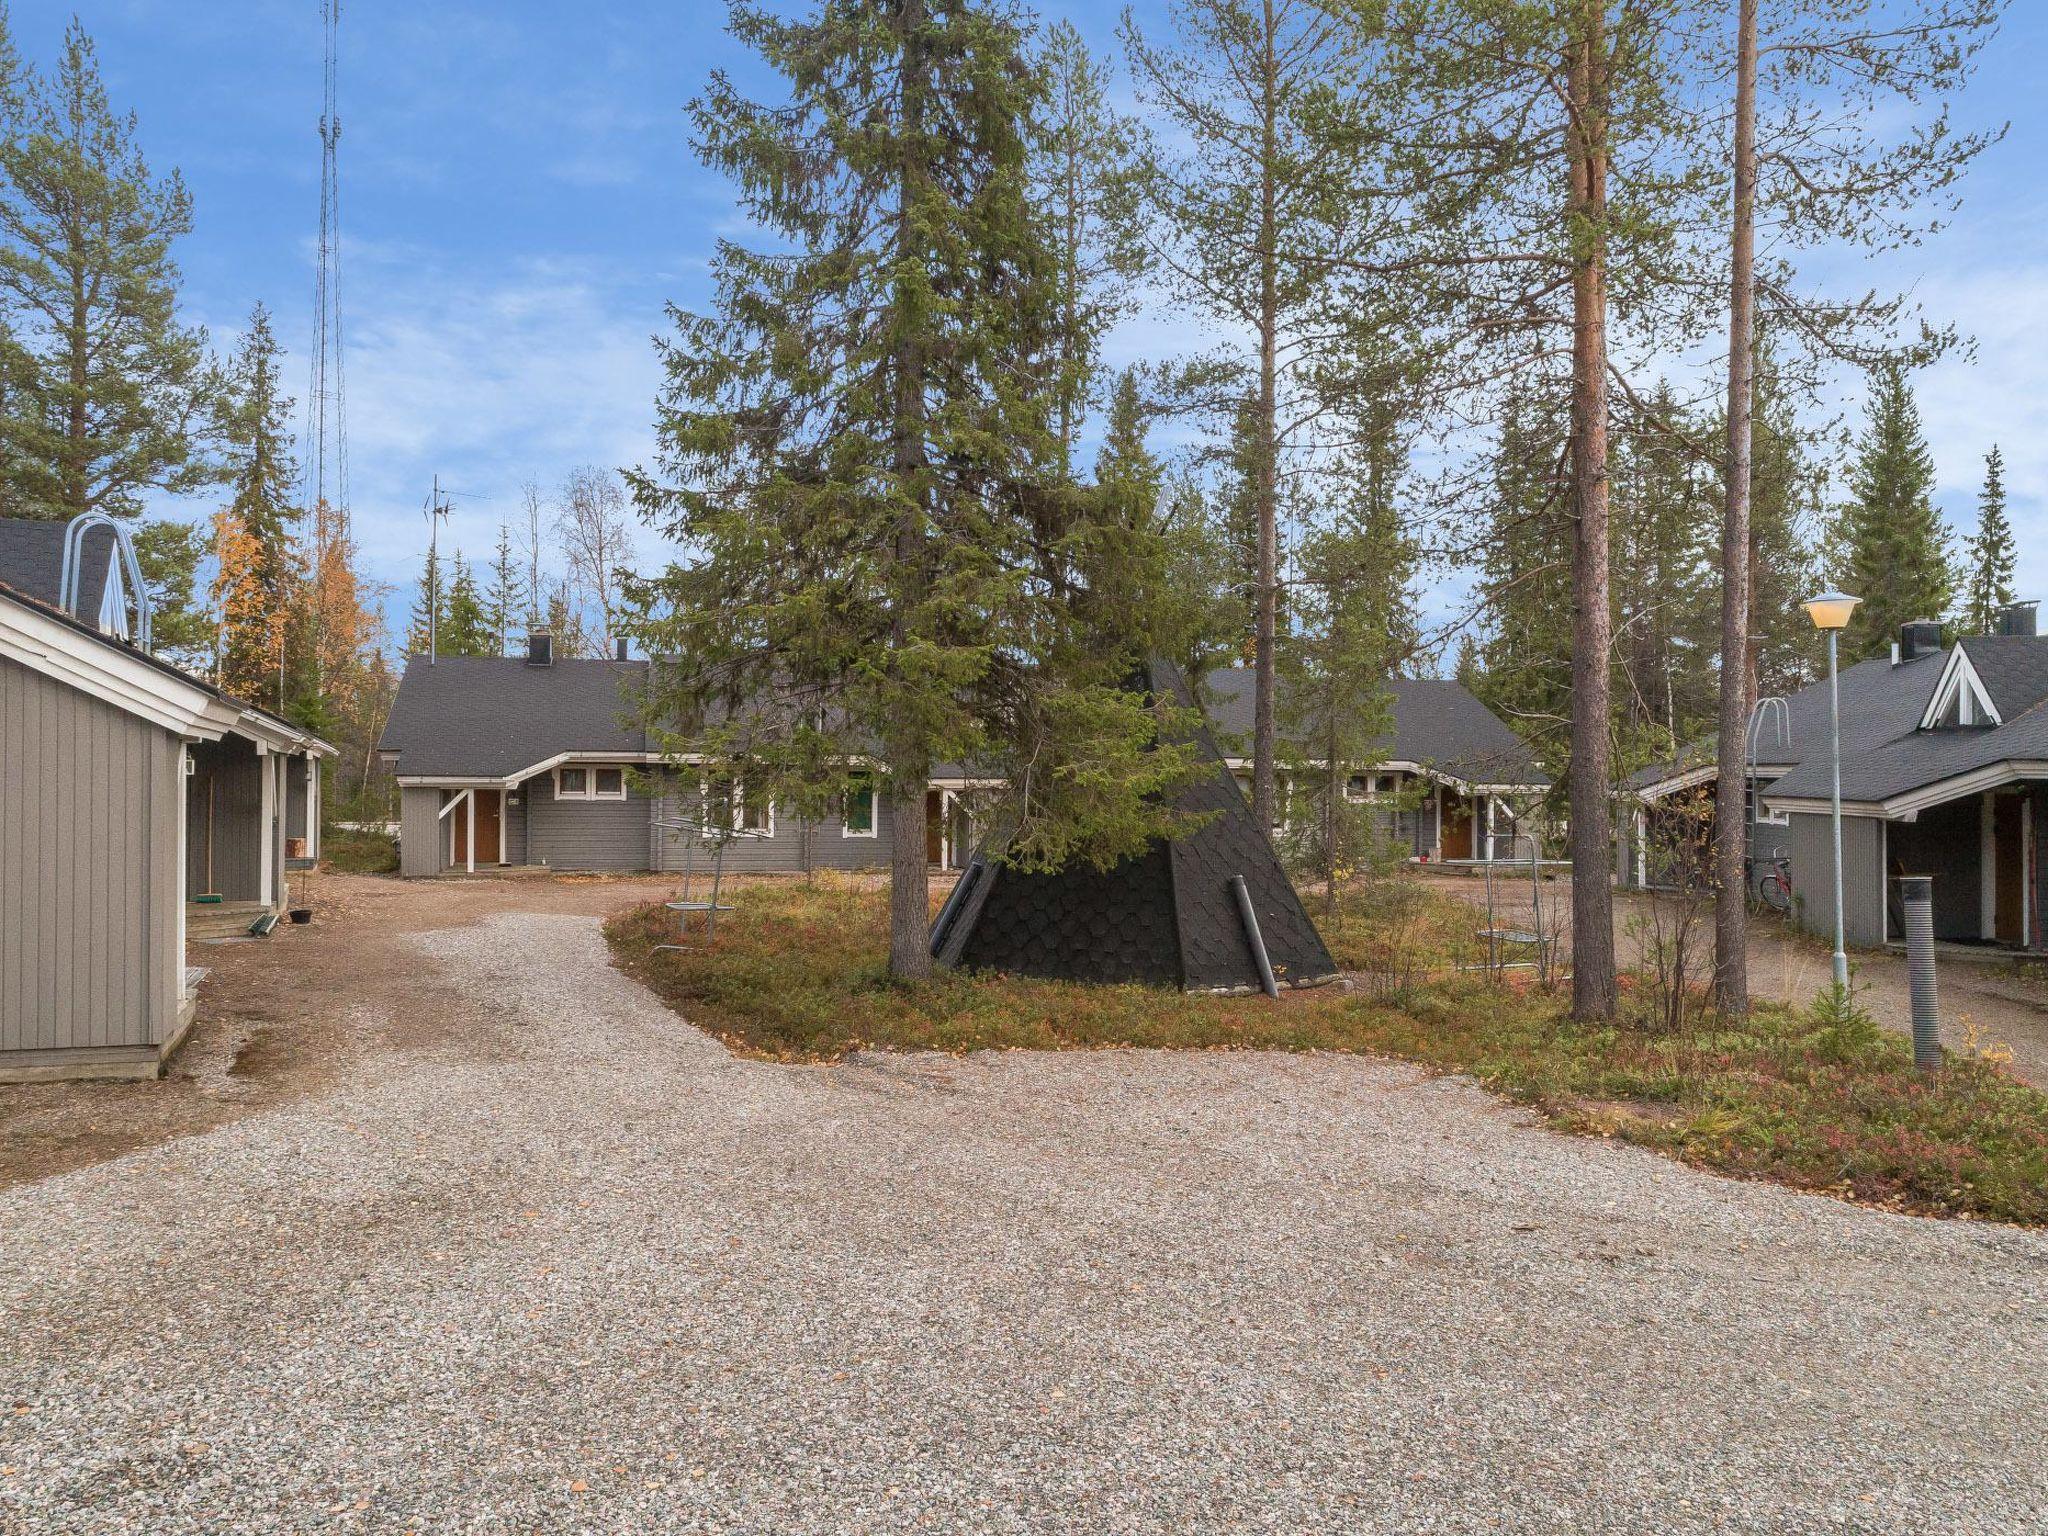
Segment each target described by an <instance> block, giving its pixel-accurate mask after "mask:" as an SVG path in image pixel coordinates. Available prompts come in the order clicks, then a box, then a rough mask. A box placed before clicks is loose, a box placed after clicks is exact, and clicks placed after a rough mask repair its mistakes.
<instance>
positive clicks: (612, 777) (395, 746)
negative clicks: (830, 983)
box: [379, 634, 986, 876]
mask: <svg viewBox="0 0 2048 1536" xmlns="http://www.w3.org/2000/svg"><path fill="white" fill-rule="evenodd" d="M647 670H648V664H647V663H646V662H645V661H628V660H610V661H588V660H562V659H557V658H556V657H555V656H554V655H553V647H552V644H551V642H550V641H549V638H548V637H547V636H546V635H544V634H536V635H534V636H533V637H532V638H531V639H530V641H529V646H528V653H527V655H526V656H524V657H496V656H491V657H449V656H444V657H441V658H438V659H435V660H430V659H428V658H426V657H423V656H415V657H413V658H412V659H411V660H410V661H409V662H408V663H407V664H406V669H405V676H404V678H403V679H402V681H401V682H400V685H399V690H398V699H397V702H396V703H395V704H394V705H393V707H392V711H391V719H390V721H389V723H388V724H387V725H386V726H385V729H384V735H383V739H382V741H381V742H380V743H379V751H380V755H381V757H382V759H383V761H384V762H385V764H386V765H388V766H389V767H390V768H391V769H392V770H393V772H394V773H395V774H396V776H397V779H398V784H399V837H398V847H399V873H400V874H402V875H408V876H431V875H439V874H446V873H450V872H476V871H484V870H493V869H506V868H522V867H523V868H547V869H552V870H565V871H639V870H677V871H679V870H681V869H682V868H683V867H684V865H685V863H686V862H694V864H695V865H696V866H697V867H700V868H702V867H706V866H705V862H704V861H705V859H706V857H707V853H706V848H705V845H704V843H703V841H702V840H701V839H694V838H691V837H688V836H686V835H684V834H681V833H679V832H677V831H675V830H673V829H671V828H669V827H665V826H664V823H672V822H675V821H677V820H679V819H683V818H688V819H690V820H693V821H701V820H704V819H706V814H707V808H708V810H709V813H710V816H711V817H712V818H715V819H722V820H723V821H724V822H725V823H726V824H728V825H730V826H731V827H732V828H734V829H735V831H736V833H737V835H736V836H735V837H733V838H732V839H731V841H730V842H728V843H727V845H726V849H725V868H726V869H727V870H728V871H730V872H734V873H772V874H796V873H801V872H804V871H807V870H818V869H845V870H857V869H879V868H882V867H885V866H886V865H887V864H888V862H889V852H890V827H889V812H888V807H887V805H886V804H885V803H884V802H883V801H882V799H881V797H879V796H878V795H876V794H874V793H873V792H872V791H868V792H863V793H861V794H858V795H855V796H852V797H849V802H848V803H845V804H841V805H837V806H835V807H834V808H833V810H832V811H831V813H830V814H828V815H826V816H822V817H812V818H804V817H799V816H797V815H794V814H793V813H791V812H790V811H789V809H788V808H787V807H785V806H781V805H777V804H775V803H773V802H772V801H769V800H767V799H765V798H763V797H760V796H757V795H754V794H751V793H749V791H748V789H747V786H746V785H745V784H744V783H739V784H732V783H720V784H718V785H716V786H714V785H712V784H710V783H709V782H707V780H706V778H705V777H704V776H703V775H702V774H701V773H699V772H698V771H696V770H695V769H694V768H693V767H692V766H691V765H690V764H689V763H688V761H687V760H685V762H683V763H682V764H680V765H679V764H676V763H673V762H668V761H666V760H665V759H664V757H663V755H662V754H661V753H660V752H659V751H657V750H655V748H654V746H653V744H652V742H651V741H650V740H649V737H648V734H647V732H646V730H645V728H644V727H643V726H642V725H641V724H640V723H639V721H638V718H637V715H636V712H635V710H634V696H635V693H636V692H637V690H638V689H639V688H640V687H641V686H642V685H643V684H644V682H645V680H646V676H647ZM985 791H986V786H985V785H983V784H981V783H979V782H978V781H977V780H975V779H974V778H972V777H971V776H970V775H968V774H967V773H966V772H965V771H964V770H951V769H948V770H942V771H941V773H940V774H939V775H937V776H935V777H934V778H933V780H932V782H931V784H930V785H929V786H928V789H927V792H926V809H927V812H928V815H927V817H926V820H927V829H926V842H925V855H926V858H927V860H928V861H929V862H930V863H931V864H932V865H933V866H934V867H936V868H941V869H956V868H959V867H960V866H961V865H963V864H964V863H965V862H966V861H967V859H968V858H969V857H970V856H971V854H972V852H973V844H972V839H973V837H974V823H975V812H976V811H977V810H978V809H979V804H980V800H981V797H982V796H983V794H984V793H985Z"/></svg>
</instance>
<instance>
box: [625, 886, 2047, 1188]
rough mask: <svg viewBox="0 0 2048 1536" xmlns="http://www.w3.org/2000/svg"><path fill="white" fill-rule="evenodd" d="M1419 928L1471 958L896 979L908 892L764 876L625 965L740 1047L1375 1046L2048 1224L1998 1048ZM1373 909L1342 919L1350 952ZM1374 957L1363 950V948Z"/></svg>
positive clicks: (652, 908)
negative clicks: (896, 950) (1272, 979)
mask: <svg viewBox="0 0 2048 1536" xmlns="http://www.w3.org/2000/svg"><path fill="white" fill-rule="evenodd" d="M1403 899H1404V900H1414V901H1416V902H1418V903H1421V904H1423V905H1424V906H1427V907H1430V908H1431V910H1429V911H1427V912H1426V913H1424V914H1422V915H1415V914H1410V915H1409V917H1408V918H1407V919H1404V921H1410V922H1412V924H1413V925H1414V928H1413V931H1415V932H1422V933H1429V934H1434V935H1436V936H1437V937H1438V938H1439V939H1440V940H1441V941H1442V943H1443V944H1444V945H1446V946H1449V949H1448V950H1439V951H1437V952H1436V955H1437V958H1436V960H1435V961H1434V963H1431V964H1427V965H1421V964H1418V965H1416V966H1414V967H1413V971H1414V976H1413V979H1412V980H1408V981H1405V982H1404V983H1403V984H1402V985H1400V986H1399V987H1398V988H1397V989H1395V990H1392V991H1386V990H1384V989H1375V990H1374V991H1372V992H1370V993H1368V992H1366V991H1360V992H1353V993H1346V992H1342V991H1339V990H1337V989H1334V988H1323V989H1317V990H1312V991H1305V992H1300V993H1290V994H1288V995H1286V996H1285V997H1283V998H1282V1000H1281V1001H1280V1002H1279V1003H1277V1004H1276V1003H1273V1002H1270V1001H1268V1000H1266V999H1265V998H1262V997H1207V996H1190V995H1186V994H1182V993H1178V992H1170V991H1162V990H1159V989H1156V988H1151V987H1138V986H1125V987H1088V986H1078V985H1074V984H1071V983H1062V982H1048V981H1036V980H1032V979H1030V978H1025V977H1008V976H970V975H959V974H941V975H938V976H935V977H934V978H932V979H931V980H930V981H926V982H919V983H916V984H904V983H899V982H895V981H892V980H891V979H890V978H889V976H888V974H887V967H886V955H887V908H886V897H885V896H884V894H883V893H882V892H881V891H879V890H877V889H875V888H874V887H872V886H871V885H862V884H859V883H856V882H854V881H849V880H844V879H823V880H820V881H819V882H818V883H816V884H811V885H805V884H799V883H795V882H790V883H775V884H768V883H762V884H754V885H749V886H748V887H746V888H745V890H744V893H743V894H742V895H741V896H740V897H739V898H738V907H739V910H737V911H735V912H733V913H731V914H729V915H727V916H726V917H725V918H723V919H722V920H721V922H720V925H719V932H718V938H717V942H716V944H715V945H714V946H713V947H712V948H710V949H708V950H694V951H686V952H681V953H677V952H665V953H660V954H656V953H654V946H655V945H656V944H660V943H664V942H667V941H668V940H669V939H671V938H672V937H673V936H674V931H675V930H674V918H673V914H671V913H669V912H668V911H666V910H665V909H664V908H663V907H662V906H661V905H660V904H659V903H658V902H656V903H649V904H646V905H643V906H638V907H634V908H631V909H630V910H628V911H625V912H622V913H619V914H618V915H617V916H615V917H613V918H612V919H611V920H610V922H609V923H608V924H607V925H606V930H605V931H606V936H607V938H608V939H609V941H610V943H611V945H612V949H613V953H614V955H615V957H616V958H617V959H618V961H619V963H620V964H621V965H622V966H623V967H625V968H626V969H627V970H628V971H630V972H631V973H632V974H634V975H636V976H638V977H640V978H641V979H642V980H644V981H645V982H646V983H647V984H648V985H649V986H650V987H652V988H653V989H654V990H655V991H656V992H657V993H658V994H660V995H661V996H662V997H663V998H665V999H666V1000H668V1001H669V1002H670V1003H671V1004H672V1005H673V1006H674V1007H675V1008H676V1009H677V1010H678V1011H679V1012H681V1013H682V1014H683V1016H684V1017H686V1018H688V1019H689V1020H690V1021H691V1022H692V1023H694V1024H697V1025H699V1026H701V1027H703V1028H705V1029H708V1030H710V1031H712V1032H713V1033H715V1034H717V1035H718V1036H719V1037H720V1038H721V1039H723V1040H724V1041H725V1042H726V1043H727V1044H728V1045H730V1046H731V1047H732V1048H734V1049H736V1050H740V1051H744V1052H748V1053H751V1054H756V1055H762V1056H769V1057H774V1058H778V1059H784V1060H813V1061H815V1060H831V1059H833V1058H836V1057H839V1056H842V1055H844V1054H845V1053H847V1052H849V1051H854V1050H861V1049H869V1048H879V1049H888V1050H940V1051H955V1052H958V1051H973V1050H988V1049H1003V1048H1026V1049H1033V1050H1061V1049H1075V1048H1111V1047H1163V1048H1174V1049H1212V1050H1214V1049H1237V1050H1285V1051H1311V1050H1331V1051H1359V1052H1365V1053H1370V1054H1374V1055H1382V1056H1395V1057H1402V1058H1405V1059H1407V1060H1410V1061H1416V1062H1421V1063H1424V1064H1426V1065H1428V1066H1431V1067H1434V1068H1437V1069H1440V1070H1444V1071H1452V1072H1460V1073H1466V1074H1469V1075H1470V1076H1472V1077H1473V1078H1475V1079H1476V1080H1478V1081H1479V1082H1480V1083H1482V1084H1484V1085H1485V1086H1486V1087H1488V1088H1490V1089H1492V1090H1493V1091H1495V1092H1497V1093H1500V1094H1502V1095H1504V1096H1505V1097H1507V1098H1510V1099H1512V1100H1514V1101H1516V1102H1517V1103H1521V1104H1526V1105H1529V1106H1531V1107H1532V1108H1534V1109H1536V1110H1537V1111H1539V1112H1541V1113H1542V1114H1543V1115H1544V1116H1545V1117H1547V1118H1548V1119H1549V1121H1550V1122H1551V1123H1552V1124H1553V1125H1555V1126H1557V1127H1559V1128H1561V1129H1565V1130H1571V1131H1576V1132H1581V1133H1585V1134H1594V1135H1602V1136H1611V1137H1616V1138H1619V1139H1622V1140H1626V1141H1631V1142H1635V1143H1638V1144H1640V1145H1643V1146H1646V1147H1651V1148H1654V1149H1656V1150H1658V1151H1660V1152H1664V1153H1666V1154H1668V1155H1670V1156H1673V1157H1677V1158H1680V1159H1683V1160H1684V1161H1686V1162H1689V1163H1693V1164H1695V1165H1697V1166H1700V1167H1705V1168H1712V1169H1716V1170H1719V1171H1721V1172H1724V1173H1729V1174H1734V1175H1738V1176H1742V1177H1751V1178H1765V1179H1772V1180H1776V1181H1778V1182H1781V1183H1785V1184H1790V1185H1794V1186H1797V1187H1800V1188H1804V1189H1813V1190H1823V1191H1828V1192H1831V1193H1836V1194H1843V1195H1848V1196H1850V1197H1853V1198H1856V1199H1859V1200H1863V1201H1867V1202H1871V1203H1875V1204H1884V1205H1890V1206H1894V1207H1897V1208H1899V1209H1905V1210H1912V1211H1920V1212H1926V1213H1933V1214H1942V1215H1957V1216H1976V1217H1984V1218H1990V1219H1995V1220H2004V1221H2015V1222H2026V1223H2043V1222H2048V1096H2044V1095H2042V1094H2041V1093H2039V1092H2037V1091H2036V1090H2034V1089H2033V1088H2031V1087H2029V1086H2027V1085H2026V1084H2024V1083H2022V1082H2020V1081H2018V1080H2017V1079H2015V1078H2013V1077H2012V1076H2011V1075H2010V1074H2008V1073H2007V1072H2006V1071H2005V1070H2004V1069H2003V1068H2002V1067H2001V1066H1999V1065H1998V1064H1996V1063H1994V1062H1990V1061H1985V1060H1980V1059H1976V1058H1972V1057H1953V1058H1951V1059H1950V1061H1949V1064H1948V1065H1947V1067H1946V1068H1945V1069H1944V1070H1943V1071H1942V1072H1940V1073H1939V1074H1936V1075H1935V1076H1933V1077H1931V1078H1928V1077H1922V1076H1921V1075H1920V1074H1918V1073H1916V1072H1915V1070H1914V1068H1913V1062H1912V1051H1911V1049H1910V1047H1909V1045H1908V1044H1907V1042H1906V1041H1905V1040H1904V1039H1903V1038H1901V1037H1899V1036H1895V1035H1892V1034H1889V1033H1887V1032H1884V1031H1881V1030H1879V1029H1876V1028H1875V1027H1873V1026H1872V1025H1870V1024H1869V1022H1868V1021H1867V1020H1865V1019H1863V1018H1861V1017H1860V1016H1859V1015H1857V1014H1855V1013H1854V1011H1853V1010H1849V1011H1847V1012H1844V1011H1843V1010H1839V1009H1837V1010H1828V1009H1816V1010H1807V1011H1801V1010H1791V1009H1785V1008H1778V1007H1770V1006H1759V1007H1758V1008H1757V1009H1756V1010H1754V1012H1753V1013H1752V1015H1751V1016H1750V1017H1749V1018H1748V1019H1747V1020H1744V1021H1742V1022H1740V1023H1739V1024H1729V1023H1725V1022H1723V1021H1720V1020H1718V1019H1716V1018H1715V1017H1714V1016H1713V1015H1711V1014H1710V1013H1707V1012H1705V1011H1704V1010H1701V1011H1699V1012H1698V1013H1697V1014H1696V1015H1695V1021H1694V1022H1693V1023H1692V1024H1691V1025H1690V1026H1688V1027H1687V1028H1686V1029H1685V1030H1684V1031H1683V1032H1680V1033H1671V1032H1666V1031H1662V1030H1660V1029H1659V1028H1657V1027H1656V1024H1655V1020H1656V1019H1657V1018H1658V1017H1659V1016H1660V1015H1659V1014H1658V1012H1657V1010H1655V1009H1654V1008H1652V1007H1651V1006H1649V1004H1648V1001H1647V999H1645V998H1644V997H1643V996H1642V995H1641V994H1642V989H1641V988H1636V987H1631V988H1629V989H1627V993H1626V996H1627V1003H1626V1006H1625V1007H1624V1010H1623V1018H1622V1021H1621V1022H1620V1023H1618V1024H1616V1025H1613V1026H1604V1027H1599V1028H1590V1027H1586V1026H1581V1025H1577V1024H1574V1023H1573V1022H1572V1021H1571V1020H1570V1019H1569V1017H1568V1016H1567V1014H1566V1010H1565V1007H1564V1005H1563V1002H1562V1000H1561V999H1560V998H1559V997H1558V996H1555V995H1553V994H1552V993H1550V992H1547V991H1545V990H1543V989H1542V988H1540V987H1537V986H1535V985H1533V983H1532V980H1531V978H1530V977H1529V973H1527V972H1514V973H1509V974H1508V976H1507V977H1506V978H1496V977H1494V976H1491V975H1488V974H1487V973H1484V972H1473V971H1464V970H1460V969H1458V968H1457V967H1456V966H1455V965H1454V964H1452V963H1451V961H1452V960H1453V959H1455V958H1456V956H1457V953H1458V946H1459V945H1461V944H1462V943H1463V942H1464V938H1465V936H1467V935H1469V933H1470V930H1471V927H1472V921H1471V912H1470V910H1469V909H1463V910H1460V909H1459V906H1458V904H1457V903H1455V902H1453V901H1452V900H1451V899H1450V898H1446V897H1441V896H1436V895H1434V894H1432V893H1428V892H1423V891H1420V890H1415V891H1413V892H1412V893H1411V894H1410V895H1409V896H1404V897H1403ZM1368 926H1369V925H1368V920H1367V917H1365V916H1361V915H1360V914H1358V913H1356V912H1347V913H1345V914H1344V915H1343V918H1342V921H1341V922H1340V924H1338V925H1333V927H1334V928H1335V930H1336V931H1335V932H1334V934H1333V942H1332V949H1333V951H1335V952H1337V953H1338V954H1339V957H1340V959H1344V958H1345V957H1346V954H1347V952H1348V953H1350V954H1352V955H1356V954H1357V953H1359V952H1360V950H1361V947H1362V946H1365V945H1366V944H1367V940H1366V938H1365V935H1366V933H1367V930H1368ZM1351 963H1356V962H1355V960H1354V961H1352V962H1351Z"/></svg>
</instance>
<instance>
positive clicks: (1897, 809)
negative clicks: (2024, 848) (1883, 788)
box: [1764, 758, 2048, 821]
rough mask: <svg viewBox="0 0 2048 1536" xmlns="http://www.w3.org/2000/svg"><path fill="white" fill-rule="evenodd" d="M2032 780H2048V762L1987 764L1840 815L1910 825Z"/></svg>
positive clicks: (1812, 799) (1805, 810)
mask: <svg viewBox="0 0 2048 1536" xmlns="http://www.w3.org/2000/svg"><path fill="white" fill-rule="evenodd" d="M2035 779H2048V761H2044V760H2043V759H2040V758H2009V759H2007V760H2006V761H2004V762H1999V763H1986V764H1985V765H1984V766H1983V767H1982V768H1973V769H1971V770H1970V771H1969V772H1968V773H1959V774H1956V775H1955V776H1954V777H1952V778H1947V779H1939V780H1937V781H1935V782H1934V783H1932V784H1923V785H1920V786H1918V787H1917V788H1914V789H1908V790H1901V791H1900V792H1899V793H1898V794H1896V795H1893V796H1891V797H1890V798H1888V799H1884V800H1844V801H1843V802H1842V814H1843V815H1845V816H1881V817H1883V818H1884V819H1885V820H1887V821H1913V820H1915V819H1917V818H1918V816H1919V815H1920V813H1921V812H1922V811H1925V810H1931V809H1933V808H1934V807H1935V806H1937V805H1946V804H1948V802H1949V801H1951V800H1961V799H1963V798H1964V797H1965V796H1968V795H1974V794H1980V793H1982V792H1983V791H1984V790H1987V789H1997V788H1999V787H2000V786H2001V785H2005V784H2023V783H2026V782H2029V781H2030V780H2035ZM1764 802H1765V804H1767V805H1769V806H1770V807H1771V808H1772V809H1774V810H1785V811H1796V812H1799V813H1800V814H1802V815H1807V816H1824V815H1826V814H1827V813H1828V809H1829V802H1828V801H1826V800H1823V799H1820V798H1819V797H1817V796H1809V797H1800V798H1795V799H1784V798H1780V797H1779V796H1776V795H1771V794H1766V795H1765V796H1764Z"/></svg>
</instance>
